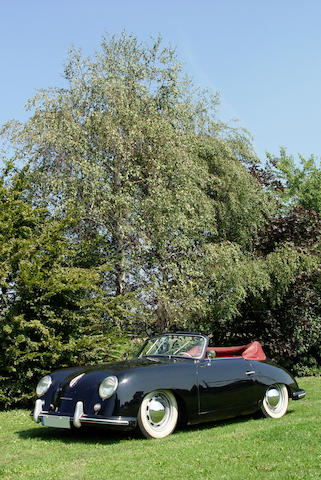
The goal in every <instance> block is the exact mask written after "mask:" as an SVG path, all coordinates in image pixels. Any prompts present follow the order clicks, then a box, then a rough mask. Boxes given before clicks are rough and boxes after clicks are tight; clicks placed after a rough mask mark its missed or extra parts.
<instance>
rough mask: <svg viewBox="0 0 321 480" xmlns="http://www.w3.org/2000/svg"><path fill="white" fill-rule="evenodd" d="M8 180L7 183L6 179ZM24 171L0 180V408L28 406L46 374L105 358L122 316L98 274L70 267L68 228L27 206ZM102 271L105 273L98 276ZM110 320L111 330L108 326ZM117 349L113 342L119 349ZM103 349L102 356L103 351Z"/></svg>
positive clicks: (73, 253) (73, 249)
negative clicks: (117, 321)
mask: <svg viewBox="0 0 321 480" xmlns="http://www.w3.org/2000/svg"><path fill="white" fill-rule="evenodd" d="M10 177H11V178H10ZM26 178H27V177H26V170H25V169H24V170H22V172H20V173H17V174H15V175H10V172H7V174H6V175H4V176H2V178H1V179H0V294H1V296H0V344H1V351H0V365H1V373H0V405H1V406H4V407H8V406H10V405H14V404H27V403H28V400H29V399H30V398H31V397H32V394H33V390H34V384H35V382H36V380H37V379H39V378H40V377H41V376H42V374H44V373H45V372H47V371H50V370H53V369H56V368H58V367H59V368H60V367H62V366H67V365H71V364H75V363H78V362H88V363H90V362H92V361H94V360H95V361H97V360H99V359H101V360H102V359H104V358H112V356H113V354H112V349H113V348H116V345H114V346H113V347H111V348H110V346H111V345H112V344H113V342H114V343H116V344H117V341H116V342H115V340H117V339H116V338H115V336H116V335H115V334H111V335H109V336H108V338H107V337H105V335H104V334H103V332H104V330H108V329H109V330H110V329H111V327H113V326H114V325H115V320H117V318H119V317H121V316H123V315H124V314H125V313H126V309H125V301H124V302H123V305H122V303H121V301H120V298H118V301H116V300H115V299H113V298H110V297H109V295H108V292H105V291H103V290H102V288H101V286H100V277H101V272H102V271H103V268H102V267H101V269H100V270H99V269H94V268H90V269H89V268H83V267H79V266H74V264H76V263H77V251H79V249H80V245H79V244H78V245H76V246H75V245H73V243H72V242H71V241H70V239H69V237H68V235H66V233H67V232H68V228H70V225H71V224H72V222H73V221H74V218H73V219H72V220H71V219H70V218H68V217H66V218H65V219H64V220H63V221H62V220H53V219H52V218H51V217H50V215H49V213H48V211H47V210H45V209H44V208H35V207H33V206H32V205H31V203H30V201H29V200H28V184H27V181H26ZM106 268H107V267H106V266H105V267H104V269H106ZM110 319H112V322H113V323H112V324H111V320H110ZM118 343H119V342H118ZM108 347H109V348H108Z"/></svg>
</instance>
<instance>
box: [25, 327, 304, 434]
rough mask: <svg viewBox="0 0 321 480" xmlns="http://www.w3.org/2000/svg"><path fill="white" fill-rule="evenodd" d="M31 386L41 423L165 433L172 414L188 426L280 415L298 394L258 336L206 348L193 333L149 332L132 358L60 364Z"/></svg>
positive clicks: (300, 394) (37, 419) (173, 424)
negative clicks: (152, 335)
mask: <svg viewBox="0 0 321 480" xmlns="http://www.w3.org/2000/svg"><path fill="white" fill-rule="evenodd" d="M36 391H37V395H38V397H39V398H38V400H36V404H35V408H34V412H33V418H34V420H35V422H41V423H42V425H43V426H47V427H55V428H73V427H76V428H79V427H81V426H82V425H89V424H92V425H105V426H106V427H118V428H121V429H131V428H135V427H136V426H137V425H138V426H139V428H140V430H141V432H142V433H143V434H144V435H145V437H147V438H161V437H165V436H166V435H169V434H170V433H172V432H173V430H174V429H175V427H176V424H177V422H178V420H180V421H181V422H185V423H187V424H195V423H199V422H204V421H209V420H218V419H223V418H229V417H234V416H238V415H246V414H250V413H254V412H256V411H258V410H261V411H262V412H263V414H264V415H265V416H267V417H272V418H280V417H282V416H283V415H284V414H285V413H286V411H287V408H288V400H289V397H290V398H292V399H293V400H298V399H300V398H302V397H304V396H305V391H304V390H301V389H299V387H298V384H297V383H296V381H295V379H294V378H293V377H292V376H291V375H290V374H289V373H288V372H287V371H286V370H284V369H283V368H281V367H278V366H276V365H273V364H272V363H271V362H270V361H268V360H266V356H265V354H264V352H263V349H262V347H261V345H260V344H259V343H258V342H252V343H250V344H248V345H243V346H237V347H215V346H213V347H212V346H209V338H208V337H207V336H206V335H201V334H197V333H168V334H164V335H161V336H158V337H155V338H152V339H150V340H148V341H147V342H146V344H145V345H144V347H143V348H142V350H141V352H140V354H139V355H138V357H137V358H134V359H132V360H125V361H122V362H116V363H107V364H105V365H98V366H95V367H92V366H91V367H76V368H68V369H64V370H59V371H57V372H54V373H52V374H50V375H46V376H45V377H43V378H42V379H41V380H40V382H39V383H38V386H37V390H36Z"/></svg>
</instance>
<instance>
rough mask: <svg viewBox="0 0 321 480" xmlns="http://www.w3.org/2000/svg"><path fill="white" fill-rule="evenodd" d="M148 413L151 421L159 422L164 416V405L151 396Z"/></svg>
mask: <svg viewBox="0 0 321 480" xmlns="http://www.w3.org/2000/svg"><path fill="white" fill-rule="evenodd" d="M148 413H149V417H150V420H151V421H152V422H153V423H160V422H161V421H162V420H164V417H165V406H164V405H163V404H162V403H161V402H160V401H159V400H156V399H155V398H153V399H152V400H151V401H150V402H149V405H148Z"/></svg>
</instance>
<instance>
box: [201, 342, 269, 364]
mask: <svg viewBox="0 0 321 480" xmlns="http://www.w3.org/2000/svg"><path fill="white" fill-rule="evenodd" d="M209 351H214V352H215V353H216V358H228V357H243V358H245V359H246V360H265V359H266V355H265V353H264V352H263V348H262V347H261V345H260V343H259V342H252V343H249V344H247V345H241V346H238V347H208V348H207V349H206V355H207V352H209Z"/></svg>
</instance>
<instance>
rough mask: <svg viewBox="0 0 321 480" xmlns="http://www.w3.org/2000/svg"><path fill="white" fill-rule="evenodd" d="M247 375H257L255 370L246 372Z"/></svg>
mask: <svg viewBox="0 0 321 480" xmlns="http://www.w3.org/2000/svg"><path fill="white" fill-rule="evenodd" d="M245 373H246V375H254V373H255V370H248V371H247V372H245Z"/></svg>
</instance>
